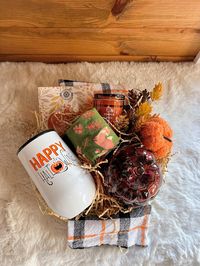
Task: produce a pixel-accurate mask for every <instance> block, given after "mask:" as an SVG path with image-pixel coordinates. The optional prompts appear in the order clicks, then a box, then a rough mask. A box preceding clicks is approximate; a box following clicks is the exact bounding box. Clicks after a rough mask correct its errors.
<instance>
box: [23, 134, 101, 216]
mask: <svg viewBox="0 0 200 266" xmlns="http://www.w3.org/2000/svg"><path fill="white" fill-rule="evenodd" d="M18 157H19V159H20V161H21V163H22V164H23V166H24V168H25V169H26V171H27V172H28V174H29V176H30V177H31V178H32V180H33V182H34V183H35V185H36V187H37V189H38V190H39V192H40V194H41V195H42V197H43V198H44V200H45V201H46V203H47V205H48V206H49V208H51V209H52V210H53V211H54V212H55V213H57V214H58V215H60V216H62V217H65V218H68V219H71V218H73V217H75V216H76V215H78V214H80V213H81V212H82V211H83V210H84V209H86V208H87V207H88V206H89V205H90V204H91V203H92V201H93V199H94V196H95V191H96V189H95V183H94V180H93V178H92V176H91V175H90V173H89V172H88V171H86V170H84V169H82V168H81V167H80V166H79V161H78V159H77V157H76V156H75V155H74V154H73V153H72V151H71V150H70V149H69V148H68V146H67V145H66V144H65V142H64V141H63V140H62V139H61V138H60V136H59V135H58V134H57V133H56V132H55V131H53V130H48V131H44V132H42V133H40V134H38V135H36V136H34V137H33V138H31V139H30V140H28V141H27V142H26V143H25V144H24V145H22V146H21V147H20V148H19V150H18Z"/></svg>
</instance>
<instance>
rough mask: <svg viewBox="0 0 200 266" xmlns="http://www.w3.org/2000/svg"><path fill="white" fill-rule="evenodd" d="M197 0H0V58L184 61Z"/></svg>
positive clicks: (196, 28)
mask: <svg viewBox="0 0 200 266" xmlns="http://www.w3.org/2000/svg"><path fill="white" fill-rule="evenodd" d="M199 50H200V1H199V0H191V1H186V0H177V1H174V0H173V1H172V0H168V1H165V0H115V1H113V0H98V1H97V0H94V1H93V0H84V1H83V0H75V1H71V0H70V1H69V0H65V1H64V0H45V1H41V0H40V1H39V0H29V1H27V0H15V1H14V0H0V60H1V61H6V60H9V61H44V62H67V61H83V60H84V61H85V60H86V61H110V60H120V61H122V60H127V61H131V60H133V61H165V60H166V61H169V60H172V61H187V60H192V59H193V58H194V57H195V55H196V54H197V53H198V51H199Z"/></svg>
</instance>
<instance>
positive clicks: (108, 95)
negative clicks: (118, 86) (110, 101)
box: [94, 93, 125, 100]
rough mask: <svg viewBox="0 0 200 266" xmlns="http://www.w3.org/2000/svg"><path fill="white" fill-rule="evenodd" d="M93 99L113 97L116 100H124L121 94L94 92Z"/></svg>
mask: <svg viewBox="0 0 200 266" xmlns="http://www.w3.org/2000/svg"><path fill="white" fill-rule="evenodd" d="M94 98H95V99H105V98H114V99H116V100H124V99H125V96H124V95H123V94H118V93H95V94H94Z"/></svg>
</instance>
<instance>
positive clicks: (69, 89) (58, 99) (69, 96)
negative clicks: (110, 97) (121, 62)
mask: <svg viewBox="0 0 200 266" xmlns="http://www.w3.org/2000/svg"><path fill="white" fill-rule="evenodd" d="M59 84H60V85H62V86H57V87H39V88H38V100H39V112H40V114H41V116H42V121H43V124H44V127H45V128H49V129H54V130H55V131H57V132H58V134H59V135H63V134H64V132H65V131H66V130H67V129H68V128H69V126H70V124H71V122H72V121H73V120H74V119H75V118H76V117H77V116H79V115H80V114H82V113H84V112H85V111H87V110H90V109H91V108H93V106H94V102H93V101H94V93H120V94H124V95H127V94H128V90H127V89H124V87H123V86H121V85H116V86H114V85H110V84H108V83H86V82H75V81H69V80H67V81H65V80H59ZM63 85H64V86H63Z"/></svg>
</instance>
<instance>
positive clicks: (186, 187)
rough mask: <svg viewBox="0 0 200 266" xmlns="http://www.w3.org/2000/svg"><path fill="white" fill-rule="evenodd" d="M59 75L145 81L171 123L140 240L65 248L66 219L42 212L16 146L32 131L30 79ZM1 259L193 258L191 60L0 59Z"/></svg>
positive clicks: (197, 251) (194, 102) (197, 236)
mask: <svg viewBox="0 0 200 266" xmlns="http://www.w3.org/2000/svg"><path fill="white" fill-rule="evenodd" d="M61 78H66V79H73V80H80V81H91V82H100V81H101V82H110V83H114V84H119V83H121V84H124V85H127V86H128V87H133V88H138V89H144V88H146V89H151V88H152V87H153V86H154V84H155V83H157V82H159V81H161V82H162V83H163V84H164V88H165V91H164V96H163V98H162V100H161V101H160V102H159V103H158V104H157V105H155V109H154V110H155V111H156V112H157V113H160V114H161V116H162V117H164V118H165V119H167V120H168V121H169V123H170V124H171V126H172V128H173V129H174V142H175V145H174V152H175V153H176V154H175V155H174V156H173V157H172V160H171V161H170V164H169V166H168V174H167V176H166V179H165V183H164V185H163V186H162V189H161V191H160V193H159V195H158V196H157V198H156V199H155V200H154V201H153V203H152V217H151V221H150V241H149V246H148V247H147V248H141V247H133V248H130V249H129V250H128V252H124V251H121V250H120V249H119V248H117V247H108V246H104V247H99V248H90V249H85V250H71V249H70V248H67V246H66V234H67V232H66V224H65V223H64V222H62V221H59V220H56V219H55V218H52V217H49V216H45V215H43V214H42V213H41V212H40V210H39V208H38V204H37V201H36V198H35V195H34V192H33V190H32V187H31V183H30V179H29V177H28V175H27V174H26V172H25V170H24V169H23V167H22V165H21V164H20V162H19V160H18V158H17V156H16V151H17V149H18V147H19V146H20V145H21V144H22V143H23V142H24V141H25V140H26V139H27V138H28V137H29V135H30V133H31V132H33V130H34V128H35V126H36V122H35V119H34V115H33V113H32V112H31V111H33V110H36V109H37V108H38V102H37V87H39V86H53V85H57V80H58V79H61ZM0 86H1V95H0V210H1V215H0V265H1V266H10V265H15V266H18V265H20V266H21V265H27V266H29V265H34V266H40V265H42V266H46V265H52V266H55V265H59V266H64V265H67V266H71V265H75V266H78V265H81V266H82V265H86V266H90V265H92V266H93V265H98V266H99V265H100V266H101V265H102V266H112V265H113V266H119V265H125V266H129V265H130V266H133V265H145V266H147V265H162V266H165V265H176V266H177V265H181V266H183V265H187V266H188V265H200V210H199V206H200V166H199V165H200V65H194V64H192V63H182V64H174V63H114V62H113V63H96V64H89V63H73V64H59V65H50V64H49V65H46V64H42V63H1V64H0Z"/></svg>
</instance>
